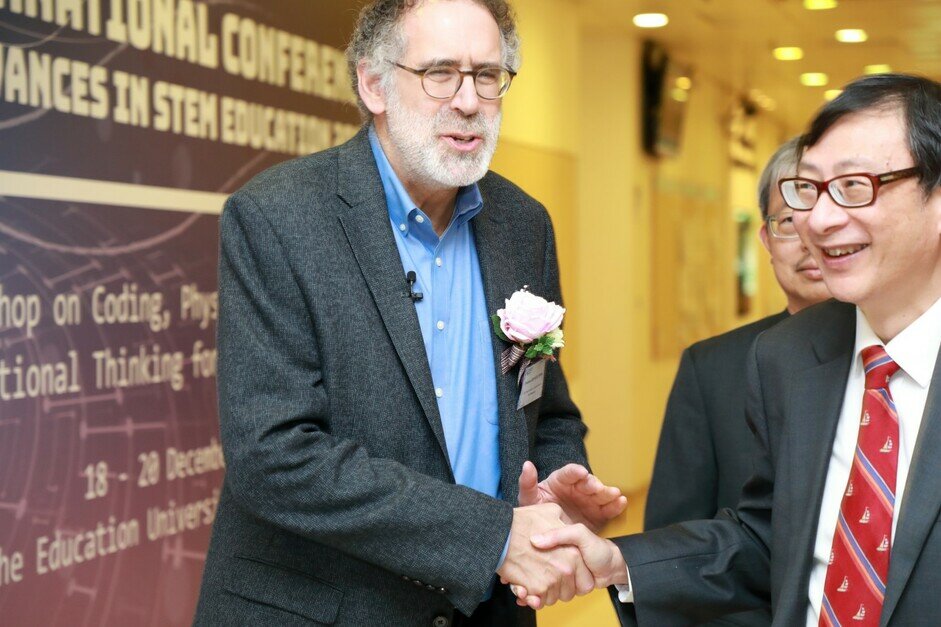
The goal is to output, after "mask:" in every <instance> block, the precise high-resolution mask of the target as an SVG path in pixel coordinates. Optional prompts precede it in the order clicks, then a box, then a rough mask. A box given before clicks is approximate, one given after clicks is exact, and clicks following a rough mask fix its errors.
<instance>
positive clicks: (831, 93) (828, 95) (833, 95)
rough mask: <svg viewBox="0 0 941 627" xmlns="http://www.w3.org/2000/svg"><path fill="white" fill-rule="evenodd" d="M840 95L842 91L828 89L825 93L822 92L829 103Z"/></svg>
mask: <svg viewBox="0 0 941 627" xmlns="http://www.w3.org/2000/svg"><path fill="white" fill-rule="evenodd" d="M842 93H843V90H842V89H828V90H827V91H825V92H823V97H824V98H826V99H827V101H828V102H829V101H830V100H833V99H834V98H836V97H837V96H839V95H840V94H842Z"/></svg>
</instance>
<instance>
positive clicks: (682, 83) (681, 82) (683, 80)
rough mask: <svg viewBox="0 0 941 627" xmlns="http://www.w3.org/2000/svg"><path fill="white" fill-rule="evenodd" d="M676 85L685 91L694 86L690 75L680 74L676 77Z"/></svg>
mask: <svg viewBox="0 0 941 627" xmlns="http://www.w3.org/2000/svg"><path fill="white" fill-rule="evenodd" d="M676 86H677V87H678V88H679V89H682V90H684V91H689V90H690V89H692V88H693V81H692V79H691V78H690V77H688V76H679V77H677V79H676Z"/></svg>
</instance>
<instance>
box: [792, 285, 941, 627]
mask: <svg viewBox="0 0 941 627" xmlns="http://www.w3.org/2000/svg"><path fill="white" fill-rule="evenodd" d="M873 344H878V345H880V346H884V347H885V351H886V353H888V354H889V357H891V358H892V360H893V361H895V363H896V364H898V365H899V368H900V370H899V372H897V373H896V374H895V376H893V377H892V379H891V380H890V381H889V391H890V392H891V394H892V400H894V401H895V408H896V410H897V411H898V415H899V446H898V454H899V457H898V474H897V475H896V478H895V510H894V512H893V514H892V540H893V544H895V530H896V527H898V522H899V512H900V511H901V509H902V500H903V499H904V498H905V484H906V482H907V480H908V469H909V467H910V466H911V462H912V455H913V453H914V452H915V444H916V442H917V439H918V429H919V428H920V427H921V419H922V414H923V413H924V411H925V402H926V401H927V400H928V385H929V384H930V383H931V375H932V373H933V372H934V366H935V360H936V359H937V357H938V350H939V348H941V300H938V301H936V302H935V304H934V305H932V306H931V307H930V308H929V309H928V311H926V312H925V313H923V314H922V315H921V317H919V318H918V319H916V320H915V321H914V322H912V323H911V324H910V325H908V326H907V327H905V329H904V330H903V331H902V332H901V333H899V334H898V335H896V336H895V337H894V338H892V340H890V341H889V342H888V343H884V342H883V341H882V340H880V339H879V337H878V336H877V335H876V334H875V332H874V331H873V330H872V327H870V326H869V321H867V320H866V316H865V315H864V314H863V313H862V312H861V311H860V310H859V308H857V309H856V344H855V346H854V347H853V364H852V366H850V375H849V379H848V380H847V381H846V392H845V394H844V396H843V409H842V410H841V411H840V422H839V423H838V424H837V428H836V439H835V440H834V442H833V452H832V453H831V455H830V466H829V469H828V470H827V479H826V483H825V484H824V489H823V500H822V501H821V505H820V518H819V520H818V522H817V539H816V541H815V542H814V561H813V566H812V567H811V571H810V585H809V587H808V589H807V595H808V599H809V603H808V606H807V627H817V625H818V624H819V617H820V604H821V603H822V602H823V585H824V581H825V580H826V578H827V562H829V560H830V549H831V548H832V546H833V534H834V532H835V531H836V522H837V518H838V517H839V514H840V503H841V502H842V500H843V492H844V491H845V490H846V483H847V481H849V476H850V468H851V466H852V464H853V454H854V452H855V450H856V440H857V436H858V432H859V416H860V414H861V413H862V409H863V390H864V389H865V387H866V375H865V373H864V372H863V359H862V356H861V355H860V352H861V351H862V350H863V349H864V348H866V347H867V346H872V345H873Z"/></svg>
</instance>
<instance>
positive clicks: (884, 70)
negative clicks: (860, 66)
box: [863, 63, 892, 74]
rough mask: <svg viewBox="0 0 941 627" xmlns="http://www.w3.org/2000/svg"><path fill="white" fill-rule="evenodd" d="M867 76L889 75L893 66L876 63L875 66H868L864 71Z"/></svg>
mask: <svg viewBox="0 0 941 627" xmlns="http://www.w3.org/2000/svg"><path fill="white" fill-rule="evenodd" d="M863 71H864V72H866V74H888V73H889V72H891V71H892V66H891V65H888V64H887V63H876V64H874V65H867V66H866V67H865V68H864V70H863Z"/></svg>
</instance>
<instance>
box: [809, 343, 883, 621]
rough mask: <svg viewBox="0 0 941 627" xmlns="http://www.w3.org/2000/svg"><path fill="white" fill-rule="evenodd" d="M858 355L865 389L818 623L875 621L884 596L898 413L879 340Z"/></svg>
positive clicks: (880, 609)
mask: <svg viewBox="0 0 941 627" xmlns="http://www.w3.org/2000/svg"><path fill="white" fill-rule="evenodd" d="M862 361H863V370H864V372H865V374H866V386H865V387H866V389H865V391H864V393H863V407H862V411H861V412H860V413H861V416H860V420H859V432H858V436H857V438H858V439H857V442H856V449H855V451H854V455H853V463H852V466H851V468H850V476H849V479H848V481H847V484H846V489H845V490H844V492H843V496H842V501H841V503H840V514H839V517H838V521H837V525H836V530H835V533H834V536H833V546H832V550H831V553H830V560H829V565H828V566H827V574H826V580H825V582H824V588H823V592H824V594H823V603H822V605H821V611H820V619H819V624H820V626H821V627H839V626H841V625H849V624H852V625H854V626H856V625H859V626H860V627H869V626H872V627H876V626H878V624H879V618H880V615H881V613H882V604H883V601H884V599H885V592H886V580H887V578H888V572H889V559H890V557H891V553H892V542H891V531H892V518H893V514H894V511H895V478H896V468H897V464H898V451H897V450H896V449H897V447H896V446H895V444H896V442H897V440H898V433H899V430H898V429H899V427H898V413H897V411H896V408H895V403H894V401H893V400H892V395H891V394H890V392H889V390H888V387H887V385H888V383H887V382H888V381H889V379H890V378H891V377H892V375H894V374H895V373H896V372H897V371H898V365H896V364H895V362H894V361H892V359H891V358H890V357H889V356H888V355H887V354H886V352H885V350H884V349H883V348H882V347H881V346H871V347H868V348H866V349H864V350H863V351H862Z"/></svg>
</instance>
